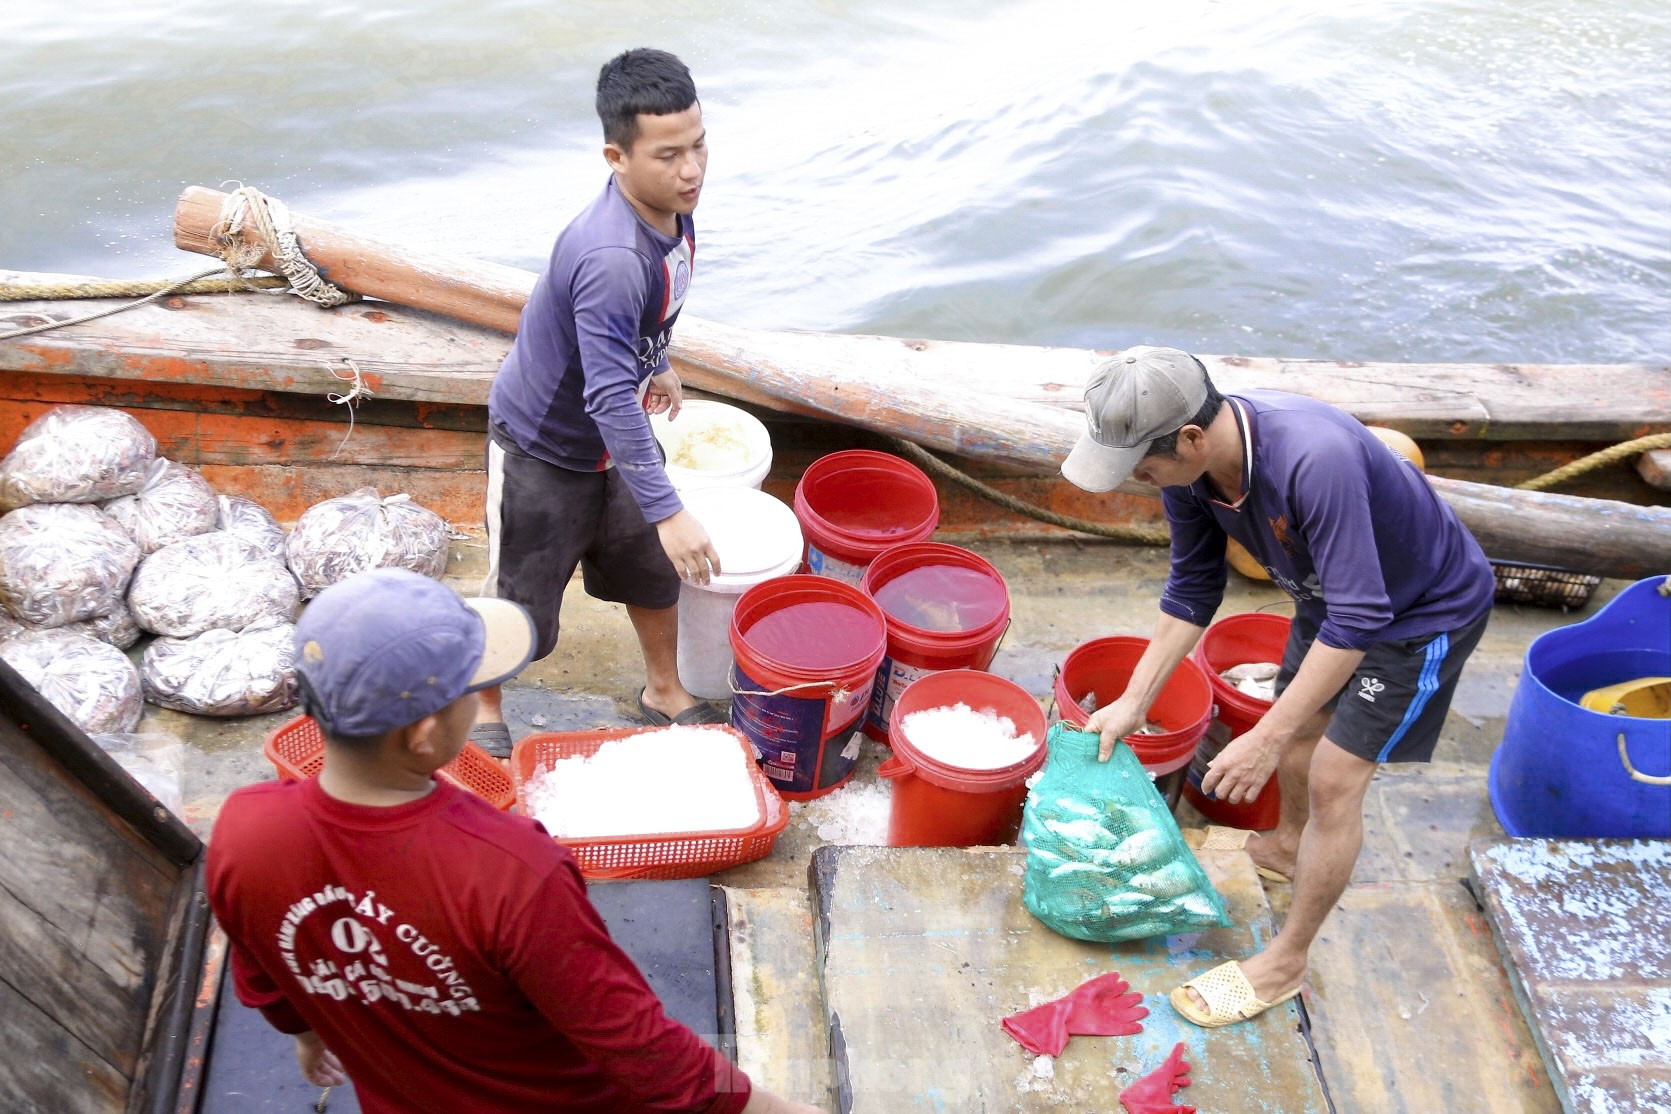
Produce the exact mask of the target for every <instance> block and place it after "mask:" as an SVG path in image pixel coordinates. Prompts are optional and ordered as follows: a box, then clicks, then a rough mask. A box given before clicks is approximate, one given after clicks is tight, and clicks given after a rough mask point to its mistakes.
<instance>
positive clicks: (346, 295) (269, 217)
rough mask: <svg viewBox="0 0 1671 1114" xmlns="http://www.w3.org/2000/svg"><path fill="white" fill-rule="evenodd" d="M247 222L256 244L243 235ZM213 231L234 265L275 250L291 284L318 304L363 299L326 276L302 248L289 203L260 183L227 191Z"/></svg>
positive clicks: (250, 262) (281, 270)
mask: <svg viewBox="0 0 1671 1114" xmlns="http://www.w3.org/2000/svg"><path fill="white" fill-rule="evenodd" d="M246 225H248V226H249V229H250V231H251V232H252V233H254V235H255V238H256V242H255V243H253V244H251V243H246V242H244V241H243V235H242V234H243V231H244V228H245V226H246ZM212 235H213V236H214V237H215V238H216V239H217V240H218V241H219V242H220V244H221V247H222V249H223V251H224V252H225V255H224V258H225V260H226V265H227V267H228V268H238V269H246V268H249V267H253V266H255V265H256V263H257V262H258V261H259V260H260V258H261V256H262V255H270V256H272V257H273V264H274V266H276V267H277V268H278V270H279V273H280V274H282V275H283V276H284V277H285V278H286V279H287V280H289V282H290V289H291V290H292V291H294V292H295V293H296V294H297V296H299V297H302V298H306V299H307V300H308V301H310V302H312V303H314V304H315V305H320V306H326V307H330V306H340V305H343V304H344V303H347V302H357V301H359V299H360V296H359V295H358V294H354V293H351V292H349V291H347V290H343V289H341V288H339V287H336V286H333V285H331V284H330V283H329V282H326V281H325V278H324V276H322V275H321V274H320V273H319V268H317V267H315V266H314V265H313V263H312V262H310V261H309V260H308V257H307V256H306V255H305V254H304V253H303V252H302V242H301V240H300V239H298V238H297V236H296V230H295V229H294V228H293V227H291V223H290V209H289V207H288V206H286V205H285V204H284V202H282V201H280V200H279V199H278V198H276V197H268V196H267V195H266V194H264V193H262V192H261V191H260V190H258V189H256V188H255V187H254V186H239V187H238V188H237V189H235V190H233V191H232V192H231V193H229V194H228V195H227V198H226V202H225V204H224V205H222V207H221V216H220V221H219V222H218V223H216V225H215V227H214V229H213V231H212Z"/></svg>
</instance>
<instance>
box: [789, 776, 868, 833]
mask: <svg viewBox="0 0 1671 1114" xmlns="http://www.w3.org/2000/svg"><path fill="white" fill-rule="evenodd" d="M892 807H893V790H892V788H891V787H890V786H888V785H886V784H878V783H875V782H861V781H858V780H857V779H855V780H853V781H850V782H848V783H847V784H846V785H844V786H842V787H841V788H840V789H837V790H836V791H835V792H834V793H827V794H825V795H824V796H822V797H815V798H813V799H812V800H810V801H791V802H790V803H789V814H790V815H791V816H795V817H797V818H798V819H804V820H805V821H806V822H807V823H808V824H810V825H812V827H813V830H814V831H816V832H817V833H818V838H819V839H821V840H823V841H824V842H825V843H840V844H869V845H873V846H878V847H880V846H884V845H886V844H887V842H888V814H889V812H890V811H891V809H892Z"/></svg>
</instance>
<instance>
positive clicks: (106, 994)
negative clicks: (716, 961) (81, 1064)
mask: <svg viewBox="0 0 1671 1114" xmlns="http://www.w3.org/2000/svg"><path fill="white" fill-rule="evenodd" d="M0 980H3V981H4V982H6V983H7V984H8V985H9V986H10V987H11V988H12V990H13V991H14V992H15V993H16V994H18V995H20V996H21V997H23V998H25V999H28V1000H29V1001H30V1002H34V1003H36V1004H37V1006H38V1007H39V1008H40V1009H41V1010H42V1011H43V1012H46V1013H48V1014H50V1015H51V1016H52V1017H54V1018H56V1019H57V1021H58V1023H59V1024H60V1025H62V1026H64V1027H65V1028H66V1029H67V1030H68V1031H70V1032H73V1033H74V1034H75V1036H76V1038H77V1039H78V1040H79V1041H80V1042H81V1043H82V1044H85V1045H86V1046H87V1047H88V1049H90V1050H91V1051H92V1052H93V1054H94V1055H96V1056H98V1057H99V1059H101V1060H103V1061H104V1062H105V1063H107V1064H110V1065H111V1066H112V1067H114V1068H116V1069H117V1070H118V1071H120V1072H121V1073H122V1074H123V1075H126V1076H131V1075H133V1073H134V1068H135V1065H136V1064H137V1062H138V1058H139V1044H140V1034H141V1031H142V1029H143V1027H144V1022H145V1007H146V998H147V992H148V990H149V988H148V987H147V986H146V985H145V984H144V983H143V982H141V983H133V982H129V983H127V984H126V985H118V984H117V983H116V981H115V980H113V979H112V978H111V977H110V975H109V973H108V972H106V971H104V970H102V969H101V968H100V967H98V966H97V965H96V964H94V963H93V962H92V961H91V960H90V959H88V958H87V957H86V956H85V955H83V954H82V952H81V946H80V942H79V941H77V940H74V939H71V938H70V937H69V936H68V935H67V934H65V932H64V931H63V930H62V929H60V928H59V927H58V926H57V925H54V924H52V923H51V922H50V921H47V920H46V919H45V918H44V917H42V916H41V915H40V914H39V913H38V912H36V911H35V910H34V909H33V908H32V907H31V906H29V905H28V904H26V903H25V902H24V901H23V900H21V899H19V898H18V897H17V896H16V895H14V894H13V892H12V891H11V889H10V888H9V887H6V886H0Z"/></svg>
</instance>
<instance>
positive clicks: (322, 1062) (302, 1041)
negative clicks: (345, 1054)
mask: <svg viewBox="0 0 1671 1114" xmlns="http://www.w3.org/2000/svg"><path fill="white" fill-rule="evenodd" d="M296 1062H297V1063H298V1064H300V1065H302V1078H303V1079H305V1080H307V1081H308V1082H309V1083H311V1084H313V1085H314V1086H315V1087H340V1086H342V1085H343V1084H344V1083H347V1082H348V1073H347V1072H345V1071H343V1070H342V1061H341V1060H339V1059H337V1054H336V1053H335V1052H332V1051H331V1050H330V1049H328V1048H326V1047H325V1042H324V1041H322V1040H320V1039H319V1034H318V1033H315V1032H313V1031H312V1030H311V1029H310V1030H309V1031H307V1032H305V1033H297V1034H296Z"/></svg>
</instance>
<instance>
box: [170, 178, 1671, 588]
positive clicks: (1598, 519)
mask: <svg viewBox="0 0 1671 1114" xmlns="http://www.w3.org/2000/svg"><path fill="white" fill-rule="evenodd" d="M227 196H228V195H226V194H223V193H219V192H218V191H215V190H209V189H205V188H203V187H197V186H194V187H191V188H189V189H187V190H186V191H185V192H184V193H182V194H181V196H180V201H179V204H178V206H177V207H176V209H175V218H174V238H175V243H176V244H177V245H178V246H179V247H181V248H184V249H186V250H188V251H195V252H200V253H202V254H206V255H215V256H219V255H220V254H221V252H222V251H223V250H224V248H225V246H226V245H224V244H222V243H217V241H216V238H215V236H214V234H213V233H214V229H215V226H216V225H217V224H218V223H219V222H220V220H221V213H222V208H223V206H224V204H225V201H226V198H227ZM292 219H293V222H294V227H295V230H296V232H297V235H298V237H299V238H300V240H301V243H302V246H303V249H304V251H305V252H306V254H307V256H308V258H309V259H310V260H311V261H312V262H313V264H314V265H315V266H317V267H318V268H319V269H320V271H321V272H322V273H323V274H324V275H325V277H326V278H327V279H328V280H329V281H331V282H332V283H334V284H336V285H338V286H340V287H343V288H345V289H348V290H352V291H354V292H355V293H358V294H362V295H365V296H368V297H374V298H381V299H384V300H386V301H390V302H395V303H397V304H400V305H406V306H412V307H414V308H417V309H423V310H429V311H431V312H434V313H439V314H443V315H446V316H448V317H453V318H457V319H459V320H463V321H468V322H471V323H473V324H477V325H483V326H486V327H488V328H494V329H499V330H501V331H505V332H514V331H515V329H516V325H517V319H518V317H519V315H520V312H521V308H522V305H523V303H524V302H525V301H526V299H527V296H528V294H529V292H530V291H532V289H533V284H534V279H535V276H534V275H533V274H531V273H529V272H527V271H522V270H518V269H516V268H512V267H505V266H501V265H498V264H493V263H484V262H482V261H480V260H475V259H469V258H465V257H460V256H445V255H440V254H422V253H414V252H409V251H405V250H403V249H400V248H397V247H394V246H391V245H388V244H385V243H382V242H380V241H376V240H372V239H369V238H366V237H363V236H360V235H358V234H356V233H353V232H351V231H349V230H347V229H344V228H340V227H337V226H335V225H330V224H327V223H325V222H322V221H315V220H311V219H309V218H306V217H304V216H301V215H300V214H293V216H292ZM269 262H270V261H269ZM931 347H934V346H932V345H930V344H929V343H926V342H918V341H905V340H897V339H894V338H890V337H841V336H832V335H829V334H820V333H788V332H768V331H765V330H754V329H742V328H737V327H734V326H726V325H719V324H716V323H714V322H709V321H702V320H700V319H696V318H691V317H688V316H683V317H681V319H680V322H679V330H678V339H677V340H676V342H675V344H674V347H673V353H672V358H673V361H674V365H675V366H676V367H677V368H678V369H679V372H680V375H681V377H682V378H683V379H684V380H685V381H686V382H687V383H689V384H690V385H691V386H693V387H697V388H700V389H702V390H707V391H712V392H714V393H716V394H722V395H726V396H728V397H731V398H734V399H737V400H739V401H742V402H749V403H754V404H757V405H762V406H766V407H770V408H772V409H776V410H781V411H786V412H789V413H795V414H802V415H806V416H810V417H817V418H824V419H828V420H831V421H836V422H841V423H844V424H847V425H854V426H858V427H860V428H863V429H869V430H872V431H875V432H878V433H886V434H891V435H893V436H897V437H903V438H905V439H907V440H910V441H915V442H917V443H918V444H921V445H923V446H924V447H926V448H930V449H934V450H938V451H940V452H947V453H953V454H956V455H960V456H967V457H975V458H980V459H985V460H991V461H995V462H999V463H1003V464H1007V465H1012V466H1017V467H1023V468H1029V469H1035V470H1039V471H1044V472H1050V471H1054V470H1055V468H1056V466H1057V464H1058V462H1059V461H1060V460H1061V459H1062V457H1063V456H1065V455H1066V453H1067V451H1068V449H1069V448H1070V447H1071V446H1072V444H1073V442H1074V440H1075V439H1076V438H1077V437H1078V436H1079V431H1080V429H1081V428H1082V426H1083V419H1082V418H1081V417H1080V416H1079V415H1078V414H1076V413H1075V412H1073V411H1072V410H1069V409H1064V408H1061V407H1058V406H1052V405H1048V404H1045V403H1043V402H1035V401H1025V400H1018V399H1015V398H1008V397H1002V396H1000V395H997V394H992V393H988V392H986V391H982V390H979V389H970V388H969V387H967V386H966V384H965V382H964V380H963V379H962V378H961V377H959V376H958V374H957V372H958V368H957V367H956V366H955V364H953V363H951V362H950V361H949V360H948V359H947V356H948V354H952V353H956V352H958V351H960V350H962V351H967V350H972V349H978V348H986V347H987V346H974V345H961V346H950V345H948V346H940V347H939V348H938V351H939V352H940V357H939V358H938V359H934V360H920V359H919V357H922V356H924V355H926V354H927V353H926V352H925V349H929V348H931ZM990 347H991V348H992V349H994V350H996V351H998V352H999V353H1002V352H1004V351H1005V349H1004V346H990ZM1026 351H1030V352H1034V353H1038V354H1040V356H1039V358H1040V359H1041V360H1044V361H1046V363H1047V365H1048V366H1047V368H1046V369H1044V371H1045V374H1044V379H1045V380H1047V381H1059V382H1060V384H1061V386H1062V388H1063V389H1064V390H1071V391H1072V392H1074V393H1077V391H1078V389H1079V386H1080V384H1081V383H1083V381H1084V378H1085V375H1086V373H1087V372H1088V371H1089V370H1090V367H1091V365H1092V364H1093V363H1094V362H1095V360H1096V358H1097V354H1096V353H1093V352H1087V351H1082V350H1075V349H1033V350H1026ZM924 364H926V365H928V366H927V367H926V368H925V367H924V366H922V365H924ZM1040 371H1041V369H1040V368H1039V367H1036V366H1030V367H1029V368H1028V369H1027V372H1028V374H1033V375H1037V374H1039V373H1040ZM1430 480H1431V482H1432V483H1433V486H1434V489H1435V490H1436V491H1438V493H1439V494H1440V496H1441V497H1442V498H1444V499H1445V500H1446V502H1447V503H1449V504H1450V506H1451V507H1452V509H1453V510H1455V511H1456V513H1457V516H1458V517H1459V518H1460V519H1461V520H1462V522H1463V524H1464V525H1466V526H1467V527H1468V529H1469V530H1470V531H1472V532H1473V534H1474V536H1475V537H1476V538H1478V539H1479V541H1480V544H1481V545H1482V547H1484V549H1485V551H1486V552H1487V553H1488V554H1490V555H1491V556H1492V557H1494V558H1498V559H1501V560H1506V561H1516V562H1524V563H1531V564H1547V565H1555V566H1558V567H1561V568H1567V569H1571V570H1574V571H1577V572H1588V573H1592V574H1595V575H1599V576H1609V577H1625V578H1637V577H1643V576H1652V575H1657V574H1659V573H1665V572H1671V508H1666V507H1644V506H1636V505H1633V504H1629V503H1621V502H1614V501H1611V500H1602V499H1581V498H1576V497H1573V496H1565V495H1549V494H1545V493H1541V492H1526V491H1515V490H1512V489H1509V488H1501V487H1495V486H1491V485H1488V484H1476V483H1469V482H1466V481H1462V480H1451V479H1443V478H1440V477H1430ZM1125 490H1130V491H1142V492H1143V493H1145V494H1150V495H1153V494H1154V491H1153V489H1145V488H1142V487H1141V486H1139V485H1133V486H1130V487H1128V488H1126V489H1125Z"/></svg>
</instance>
